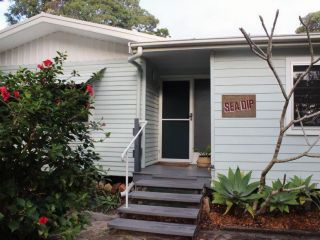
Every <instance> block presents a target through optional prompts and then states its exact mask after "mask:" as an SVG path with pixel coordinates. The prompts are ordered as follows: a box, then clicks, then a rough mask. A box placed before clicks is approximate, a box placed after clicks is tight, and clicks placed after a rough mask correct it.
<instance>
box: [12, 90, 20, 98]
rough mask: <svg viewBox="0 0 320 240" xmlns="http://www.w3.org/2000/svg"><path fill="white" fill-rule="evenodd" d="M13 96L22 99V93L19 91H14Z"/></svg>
mask: <svg viewBox="0 0 320 240" xmlns="http://www.w3.org/2000/svg"><path fill="white" fill-rule="evenodd" d="M13 95H14V97H15V98H19V97H20V93H19V91H17V90H14V91H13Z"/></svg>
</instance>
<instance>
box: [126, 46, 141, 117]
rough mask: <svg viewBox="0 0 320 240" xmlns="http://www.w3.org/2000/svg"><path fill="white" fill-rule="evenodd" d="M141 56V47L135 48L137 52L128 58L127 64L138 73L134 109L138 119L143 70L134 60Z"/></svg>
mask: <svg viewBox="0 0 320 240" xmlns="http://www.w3.org/2000/svg"><path fill="white" fill-rule="evenodd" d="M142 54H143V49H142V47H138V48H137V52H136V53H135V54H134V55H132V56H130V57H128V62H129V63H131V64H132V65H134V66H135V67H136V68H137V70H138V72H139V77H138V80H137V109H136V115H137V116H136V117H137V118H138V119H141V118H140V117H141V116H140V108H141V106H140V105H141V83H142V77H143V68H142V66H141V64H140V63H139V62H137V61H136V60H137V59H138V58H140V57H142Z"/></svg>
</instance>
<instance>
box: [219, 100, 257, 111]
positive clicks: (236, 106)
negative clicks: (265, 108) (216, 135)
mask: <svg viewBox="0 0 320 240" xmlns="http://www.w3.org/2000/svg"><path fill="white" fill-rule="evenodd" d="M253 105H254V101H253V100H252V99H250V100H242V101H235V102H225V103H224V106H223V107H224V111H225V112H237V111H250V110H251V109H252V107H253Z"/></svg>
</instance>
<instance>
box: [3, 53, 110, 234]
mask: <svg viewBox="0 0 320 240" xmlns="http://www.w3.org/2000/svg"><path fill="white" fill-rule="evenodd" d="M65 58H66V56H65V55H64V54H61V53H58V56H57V57H56V58H54V59H53V61H51V60H49V59H48V60H45V61H43V62H42V63H41V64H39V65H38V70H37V71H35V72H33V71H30V70H27V69H20V70H19V71H18V72H16V73H14V74H8V75H2V76H1V75H0V94H1V95H0V182H1V184H0V236H1V239H42V238H48V237H49V236H60V237H62V238H64V239H72V238H73V237H74V236H75V234H76V233H78V232H79V230H80V229H81V227H82V226H83V224H85V223H86V216H85V215H84V214H82V213H81V210H82V209H84V208H85V207H86V206H87V202H88V196H89V195H90V191H92V189H94V188H95V180H96V179H97V178H98V176H99V170H98V169H97V168H96V167H95V164H94V161H96V160H98V159H99V157H98V155H97V154H96V153H95V152H94V149H93V147H94V144H93V140H92V139H91V138H90V134H89V133H90V132H89V131H90V130H89V128H90V127H92V126H94V128H95V129H100V125H99V123H94V122H90V123H89V124H87V123H84V122H81V121H79V119H87V116H88V114H90V113H89V110H90V108H92V107H90V106H92V105H90V103H91V102H92V98H91V96H92V95H93V88H92V85H91V84H92V81H94V80H96V79H99V77H101V75H102V74H103V72H104V69H103V70H101V71H100V72H99V74H94V75H93V78H91V79H89V80H88V82H87V83H83V84H81V85H76V84H75V82H73V81H72V80H70V79H69V80H61V79H59V75H61V74H63V68H62V67H63V66H62V65H63V61H64V60H65ZM74 141H76V142H77V144H70V143H71V142H74Z"/></svg>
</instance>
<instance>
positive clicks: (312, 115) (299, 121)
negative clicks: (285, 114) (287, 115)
mask: <svg viewBox="0 0 320 240" xmlns="http://www.w3.org/2000/svg"><path fill="white" fill-rule="evenodd" d="M319 115H320V111H317V112H314V113H312V114H309V115H304V116H303V117H301V118H298V119H294V120H292V121H290V123H288V125H287V126H285V127H284V128H283V129H282V132H285V131H287V130H288V129H289V128H290V127H291V126H292V125H293V124H295V123H301V122H302V121H304V120H307V119H309V118H312V117H316V116H319Z"/></svg>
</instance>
